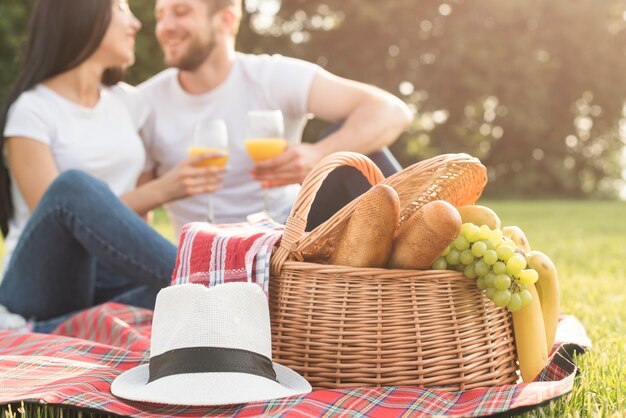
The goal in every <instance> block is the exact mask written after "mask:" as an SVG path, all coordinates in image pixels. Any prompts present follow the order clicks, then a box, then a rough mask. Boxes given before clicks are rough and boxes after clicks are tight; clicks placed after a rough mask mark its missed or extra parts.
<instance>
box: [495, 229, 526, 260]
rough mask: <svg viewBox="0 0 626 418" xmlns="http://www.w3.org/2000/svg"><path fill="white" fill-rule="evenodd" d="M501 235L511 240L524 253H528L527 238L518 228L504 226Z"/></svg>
mask: <svg viewBox="0 0 626 418" xmlns="http://www.w3.org/2000/svg"><path fill="white" fill-rule="evenodd" d="M502 234H503V235H504V236H505V237H506V238H509V239H510V240H512V241H513V242H514V243H515V245H517V247H518V248H519V249H520V250H522V251H523V252H524V253H529V252H530V243H529V242H528V238H526V234H525V233H524V231H522V229H521V228H520V227H519V226H505V227H504V228H502Z"/></svg>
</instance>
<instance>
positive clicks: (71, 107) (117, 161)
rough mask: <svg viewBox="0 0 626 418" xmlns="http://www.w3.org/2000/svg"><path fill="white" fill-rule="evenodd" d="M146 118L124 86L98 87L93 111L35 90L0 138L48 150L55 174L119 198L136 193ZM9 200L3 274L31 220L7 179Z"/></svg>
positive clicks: (44, 89)
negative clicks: (103, 186)
mask: <svg viewBox="0 0 626 418" xmlns="http://www.w3.org/2000/svg"><path fill="white" fill-rule="evenodd" d="M147 117H148V108H147V106H146V105H145V104H144V103H143V102H142V101H141V99H140V97H139V96H138V95H137V91H136V89H135V88H134V87H131V86H129V85H127V84H122V83H120V84H118V85H116V86H114V87H102V88H101V89H100V99H99V100H98V103H97V104H96V106H95V107H93V108H86V107H82V106H80V105H78V104H76V103H74V102H72V101H70V100H68V99H66V98H65V97H63V96H61V95H60V94H58V93H56V92H55V91H54V90H52V89H50V88H48V87H46V86H45V85H43V84H39V85H37V86H35V87H34V88H33V89H31V90H29V91H27V92H24V93H23V94H22V95H21V96H20V97H19V98H18V99H17V100H16V101H15V102H14V103H13V105H12V106H11V108H10V109H9V113H8V117H7V123H6V127H5V129H4V136H5V138H10V137H21V138H29V139H32V140H35V141H39V142H42V143H44V144H46V145H48V146H49V147H50V151H51V152H52V157H53V158H54V162H55V164H56V167H57V169H58V171H59V172H62V171H65V170H69V169H77V170H81V171H84V172H86V173H89V174H91V175H92V176H94V177H96V178H98V179H100V180H102V181H104V182H105V183H107V184H108V185H109V187H110V188H111V190H112V191H113V193H115V194H116V195H121V194H123V193H125V192H128V191H130V190H133V189H134V188H135V187H136V185H137V179H138V177H139V175H140V174H141V172H142V170H143V168H144V165H145V151H144V148H143V144H142V141H141V138H140V137H139V129H140V128H141V126H143V125H144V123H145V121H146V119H147ZM11 194H12V197H13V206H14V208H15V213H14V215H13V218H12V219H10V220H9V234H8V236H7V237H6V240H5V247H6V253H5V256H4V261H3V265H4V267H5V268H4V269H3V271H6V266H7V265H8V262H9V260H10V258H11V255H12V253H13V250H14V249H15V246H16V245H17V242H18V240H19V237H20V235H21V233H22V231H23V229H24V227H25V225H26V223H27V221H28V218H29V217H30V214H31V213H30V210H29V209H28V207H27V206H26V203H25V201H24V197H23V196H22V193H21V192H20V190H19V188H18V187H17V184H16V182H15V179H14V178H13V177H12V176H11Z"/></svg>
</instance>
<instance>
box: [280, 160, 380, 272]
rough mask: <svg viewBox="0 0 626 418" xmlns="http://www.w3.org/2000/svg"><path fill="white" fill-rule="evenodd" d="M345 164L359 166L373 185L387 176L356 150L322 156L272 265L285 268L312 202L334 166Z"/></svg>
mask: <svg viewBox="0 0 626 418" xmlns="http://www.w3.org/2000/svg"><path fill="white" fill-rule="evenodd" d="M342 166H350V167H354V168H356V169H357V170H359V171H360V172H361V173H363V175H364V176H365V177H366V178H367V180H368V181H369V183H370V184H371V185H372V186H373V185H375V184H377V183H380V182H381V181H383V180H384V179H385V176H384V175H383V173H382V172H381V171H380V169H379V168H378V166H376V164H374V163H373V162H372V160H370V159H369V158H368V157H366V156H365V155H362V154H359V153H356V152H347V151H342V152H336V153H334V154H330V155H328V156H326V157H325V158H324V159H322V160H321V161H320V162H319V163H318V164H317V165H316V166H315V168H313V170H312V171H311V172H310V173H309V174H308V175H307V176H306V178H305V179H304V182H303V183H302V188H301V189H300V193H298V197H297V198H296V202H295V203H294V205H293V207H292V208H291V213H290V214H289V218H287V223H286V224H285V232H284V233H283V237H282V239H281V241H280V246H279V247H278V248H277V249H276V252H275V253H274V255H273V256H272V258H273V259H274V260H273V262H272V265H273V266H275V267H276V268H277V269H278V270H280V269H281V268H282V265H283V263H284V262H285V261H286V260H287V257H288V256H289V254H290V253H291V251H293V250H295V248H296V243H297V242H298V241H299V240H300V239H301V238H302V237H303V236H304V230H305V229H306V224H307V219H308V216H309V211H310V210H311V205H312V204H313V200H314V199H315V196H316V194H317V192H318V191H319V189H320V187H321V186H322V183H323V182H324V180H325V179H326V177H327V176H328V175H329V174H330V173H331V172H332V171H333V170H334V169H335V168H338V167H342Z"/></svg>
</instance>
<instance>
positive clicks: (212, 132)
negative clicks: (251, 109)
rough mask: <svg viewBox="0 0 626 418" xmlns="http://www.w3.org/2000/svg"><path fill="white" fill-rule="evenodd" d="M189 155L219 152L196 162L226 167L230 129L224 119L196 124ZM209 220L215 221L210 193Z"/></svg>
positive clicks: (207, 165)
mask: <svg viewBox="0 0 626 418" xmlns="http://www.w3.org/2000/svg"><path fill="white" fill-rule="evenodd" d="M187 153H188V154H189V157H195V156H198V155H201V154H205V153H217V154H219V156H217V157H214V158H205V159H204V160H202V161H200V162H198V163H196V164H195V165H196V166H197V167H224V166H225V165H226V163H227V162H228V131H227V129H226V123H225V122H224V121H223V120H222V119H205V120H201V121H199V122H198V123H196V125H195V126H194V129H193V137H192V139H191V145H190V147H189V149H188V151H187ZM207 222H209V223H214V222H215V215H214V213H213V197H212V196H211V193H209V194H208V204H207Z"/></svg>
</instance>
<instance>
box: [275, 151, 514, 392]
mask: <svg viewBox="0 0 626 418" xmlns="http://www.w3.org/2000/svg"><path fill="white" fill-rule="evenodd" d="M344 165H349V166H353V167H355V168H357V169H359V170H360V171H361V172H362V173H363V174H364V175H365V177H366V178H367V179H368V181H369V182H370V184H372V185H373V184H377V183H379V182H382V183H383V184H387V185H389V186H391V187H393V188H394V189H395V190H396V191H397V192H398V196H399V198H400V204H401V206H400V207H401V208H402V209H401V214H400V221H399V223H400V224H401V223H402V222H404V221H405V220H406V219H407V218H408V217H409V216H410V215H411V214H412V213H413V212H414V211H415V210H417V209H418V208H419V207H421V206H422V205H424V204H425V203H428V202H430V201H432V200H438V199H442V200H446V201H448V202H450V203H452V204H453V205H455V206H462V205H466V204H472V203H474V202H476V201H477V200H478V198H479V197H480V195H481V193H482V190H483V188H484V186H485V184H486V181H487V179H486V170H485V167H484V166H483V165H482V164H480V161H478V160H477V159H476V158H473V157H471V156H469V155H466V154H447V155H442V156H439V157H436V158H432V159H429V160H426V161H422V162H420V163H417V164H414V165H412V166H410V167H408V168H406V169H404V170H402V171H401V172H399V173H397V174H395V175H393V176H391V177H389V178H387V179H384V177H383V175H382V173H381V172H380V170H378V168H377V167H376V166H375V165H374V164H373V163H372V162H371V161H370V160H369V159H368V158H367V157H365V156H363V155H360V154H355V153H348V152H341V153H336V154H333V155H331V156H328V157H326V158H325V159H324V160H323V161H322V162H321V163H320V164H319V165H318V166H317V167H316V168H315V169H314V170H313V171H312V172H311V173H310V174H309V176H307V178H306V179H305V181H304V183H303V185H302V189H301V191H300V194H299V196H298V199H297V200H296V203H295V205H294V207H293V209H292V211H291V215H290V216H289V219H288V220H287V224H286V227H285V233H284V235H283V238H282V240H281V244H280V247H279V248H278V249H276V251H275V252H274V254H273V255H272V259H271V279H270V292H269V293H270V312H271V320H272V354H273V358H274V361H277V362H278V363H281V364H284V365H285V366H287V367H290V368H292V369H294V370H296V371H297V372H299V373H300V374H302V375H303V376H304V377H305V378H306V379H307V380H308V381H309V382H310V383H311V385H312V386H313V387H314V388H319V389H321V388H347V387H358V386H404V385H409V386H428V387H439V388H445V389H449V390H467V389H471V388H475V387H484V386H499V385H503V384H511V383H515V382H516V380H517V374H516V372H517V366H516V355H515V347H514V343H513V332H512V324H511V317H510V314H509V313H508V311H507V310H506V309H503V308H497V307H496V306H495V305H494V304H493V303H492V302H491V301H490V300H488V299H487V298H486V297H484V295H483V294H482V292H481V291H479V290H478V289H477V288H476V284H475V281H474V280H471V279H467V278H466V277H464V276H463V274H462V273H459V272H455V271H448V270H443V271H435V270H423V271H422V270H390V269H375V268H355V267H346V266H337V265H328V264H317V263H312V262H304V261H303V260H304V259H307V260H309V259H315V260H319V261H321V262H325V261H326V260H327V259H328V257H329V255H330V253H331V252H332V251H333V249H334V247H335V246H336V243H337V240H338V239H339V237H340V236H341V233H342V231H343V229H344V228H345V226H346V224H347V221H348V219H349V218H350V215H351V214H352V212H353V211H354V208H355V206H356V202H357V201H358V199H359V198H357V199H355V200H354V201H353V202H351V203H350V204H348V205H346V207H344V208H343V209H342V210H340V211H339V212H338V213H337V214H335V215H334V216H333V217H332V218H331V219H329V220H328V221H326V222H325V223H324V224H322V225H320V226H319V227H317V228H316V229H315V230H313V231H311V232H310V233H309V234H305V233H304V230H305V228H306V219H307V216H308V213H309V210H310V208H311V204H312V202H313V199H314V198H315V194H316V193H317V191H318V190H319V188H320V186H321V184H322V182H323V181H324V179H325V178H326V176H327V175H328V174H329V173H330V172H331V171H332V170H333V169H335V168H337V167H340V166H344Z"/></svg>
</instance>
